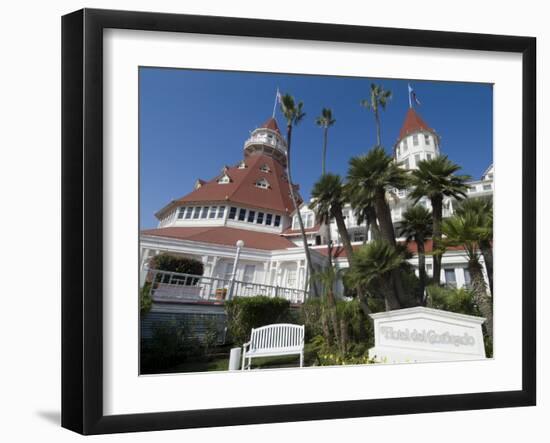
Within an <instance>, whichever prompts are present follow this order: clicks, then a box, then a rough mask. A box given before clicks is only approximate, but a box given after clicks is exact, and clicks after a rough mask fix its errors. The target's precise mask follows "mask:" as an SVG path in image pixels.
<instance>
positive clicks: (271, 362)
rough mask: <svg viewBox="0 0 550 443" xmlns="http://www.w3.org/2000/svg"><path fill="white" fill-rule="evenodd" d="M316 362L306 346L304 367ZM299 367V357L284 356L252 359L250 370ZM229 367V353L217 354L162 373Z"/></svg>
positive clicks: (216, 369)
mask: <svg viewBox="0 0 550 443" xmlns="http://www.w3.org/2000/svg"><path fill="white" fill-rule="evenodd" d="M316 361H317V359H316V356H315V351H313V350H312V347H311V345H309V344H306V345H305V349H304V366H312V365H313V364H315V363H316ZM299 366H300V356H298V355H284V356H281V357H260V358H253V359H252V369H273V368H297V367H299ZM228 367H229V352H227V353H224V354H219V355H216V356H213V357H211V358H210V359H208V360H204V361H189V362H185V363H180V364H178V365H176V366H174V367H172V368H169V369H167V370H166V371H162V372H163V373H177V372H208V371H227V368H228Z"/></svg>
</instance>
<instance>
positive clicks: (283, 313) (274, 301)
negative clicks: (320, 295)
mask: <svg viewBox="0 0 550 443" xmlns="http://www.w3.org/2000/svg"><path fill="white" fill-rule="evenodd" d="M225 311H226V314H227V330H228V332H229V334H230V336H231V339H232V340H233V342H234V343H235V344H236V345H239V346H241V345H242V344H243V343H246V342H247V341H248V340H250V332H251V330H252V328H259V327H260V326H265V325H270V324H273V323H283V322H289V321H291V315H290V302H289V301H288V300H285V299H282V298H270V297H265V296H263V295H258V296H255V297H237V298H234V299H232V300H228V301H226V302H225Z"/></svg>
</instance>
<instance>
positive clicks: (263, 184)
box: [256, 178, 269, 189]
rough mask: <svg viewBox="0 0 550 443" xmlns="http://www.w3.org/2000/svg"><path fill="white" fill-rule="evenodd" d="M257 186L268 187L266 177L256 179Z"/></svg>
mask: <svg viewBox="0 0 550 443" xmlns="http://www.w3.org/2000/svg"><path fill="white" fill-rule="evenodd" d="M256 187H258V188H262V189H268V188H269V182H268V181H267V180H266V179H265V178H261V179H260V180H258V181H256Z"/></svg>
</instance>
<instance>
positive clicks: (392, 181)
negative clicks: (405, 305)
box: [348, 146, 408, 302]
mask: <svg viewBox="0 0 550 443" xmlns="http://www.w3.org/2000/svg"><path fill="white" fill-rule="evenodd" d="M348 182H349V183H350V185H351V186H352V187H355V188H357V189H363V192H364V193H365V196H366V197H369V198H371V199H372V202H373V204H374V209H375V213H376V218H377V219H378V223H379V226H380V237H381V238H382V239H385V240H386V241H387V242H388V243H389V244H390V245H391V246H393V247H395V245H396V242H395V231H394V227H393V222H392V219H391V211H390V207H389V204H388V201H387V193H388V192H387V191H388V190H389V189H395V188H397V189H404V188H406V187H407V183H408V177H407V175H406V173H405V171H404V170H403V169H401V168H400V167H399V166H397V164H396V163H395V162H394V161H393V158H392V157H390V156H389V155H387V154H386V152H385V151H384V149H383V148H381V147H380V146H376V147H374V148H373V149H371V150H370V152H369V153H368V154H366V155H362V156H359V157H353V158H352V159H351V160H350V161H349V170H348ZM392 280H393V286H394V289H395V294H396V298H397V300H399V301H401V302H405V291H404V289H403V284H402V281H401V275H400V273H399V270H398V269H394V270H393V271H392Z"/></svg>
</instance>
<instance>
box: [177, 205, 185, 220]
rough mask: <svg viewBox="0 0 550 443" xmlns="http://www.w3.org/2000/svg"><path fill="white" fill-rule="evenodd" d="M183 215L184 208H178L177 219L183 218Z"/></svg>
mask: <svg viewBox="0 0 550 443" xmlns="http://www.w3.org/2000/svg"><path fill="white" fill-rule="evenodd" d="M184 213H185V206H181V207H180V208H178V218H183V214H184Z"/></svg>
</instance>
